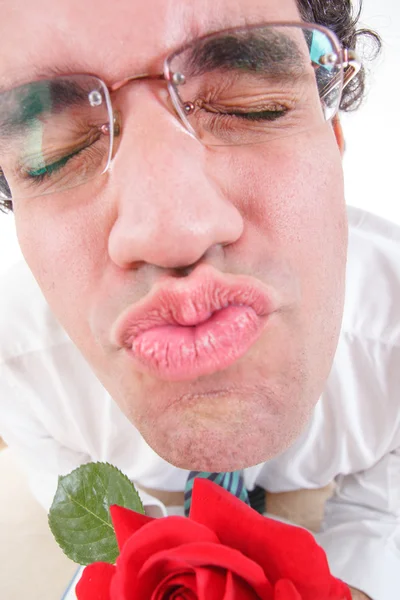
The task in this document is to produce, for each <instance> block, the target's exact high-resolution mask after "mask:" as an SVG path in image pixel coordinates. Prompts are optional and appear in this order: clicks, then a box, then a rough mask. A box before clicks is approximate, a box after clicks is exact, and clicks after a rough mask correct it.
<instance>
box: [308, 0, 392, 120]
mask: <svg viewBox="0 0 400 600" xmlns="http://www.w3.org/2000/svg"><path fill="white" fill-rule="evenodd" d="M362 3H363V0H359V2H358V10H354V2H353V1H352V0H297V4H298V7H299V10H300V14H301V16H302V18H303V19H304V21H307V22H309V23H318V24H319V25H325V27H328V29H330V30H331V31H333V32H334V33H335V34H336V36H337V37H338V39H339V41H340V43H341V44H342V46H343V47H344V48H349V49H352V50H354V49H358V50H359V53H360V55H361V56H360V57H361V59H362V62H363V67H362V68H361V70H360V71H359V73H358V74H357V76H356V77H354V79H353V80H352V81H351V82H350V83H349V84H348V86H347V87H346V88H345V90H344V91H343V96H342V100H341V103H340V110H343V111H350V110H356V109H357V108H358V107H359V106H360V104H361V102H362V100H363V98H364V95H365V64H366V61H367V60H371V59H375V58H376V57H377V56H378V54H379V52H380V50H381V45H382V44H381V39H380V37H379V35H378V34H377V33H376V32H375V31H371V30H370V29H358V28H357V23H358V20H359V18H360V14H361V9H362Z"/></svg>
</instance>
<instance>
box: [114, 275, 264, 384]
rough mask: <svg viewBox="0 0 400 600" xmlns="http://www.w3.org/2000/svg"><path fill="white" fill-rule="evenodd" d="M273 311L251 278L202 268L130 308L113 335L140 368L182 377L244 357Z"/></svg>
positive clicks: (172, 378) (192, 376)
mask: <svg viewBox="0 0 400 600" xmlns="http://www.w3.org/2000/svg"><path fill="white" fill-rule="evenodd" d="M272 312H274V306H273V303H272V300H271V297H270V296H269V295H268V294H267V291H266V290H265V288H264V286H262V285H261V284H258V283H257V282H256V281H255V280H254V279H253V278H250V277H245V276H236V275H224V274H220V273H217V272H215V271H212V272H211V273H210V272H209V271H207V270H206V271H205V270H204V269H203V270H202V272H201V273H196V272H194V273H192V274H191V276H190V277H188V278H186V279H185V280H181V279H178V280H174V281H173V282H172V284H171V283H170V284H169V285H168V286H167V285H164V286H163V287H159V288H158V289H157V290H156V291H155V292H154V294H152V295H151V296H150V297H146V298H145V299H144V300H143V301H141V302H139V303H138V304H137V305H136V306H135V307H133V308H131V309H128V311H126V312H125V313H124V314H123V315H121V317H120V318H119V319H118V321H117V323H116V325H115V328H114V331H113V336H112V337H113V341H114V344H116V345H117V346H118V347H120V348H124V349H125V350H126V352H127V354H128V356H129V358H130V360H132V361H133V363H135V365H136V368H138V370H140V371H143V372H147V373H149V374H151V375H153V376H155V377H157V378H159V379H162V380H166V381H185V380H191V379H195V378H197V377H200V376H202V375H208V374H211V373H214V372H216V371H220V370H223V369H226V368H227V367H229V366H230V365H231V364H233V363H234V362H235V361H236V360H238V359H239V358H240V357H242V356H243V355H244V354H245V353H246V352H247V351H248V350H249V348H250V347H251V346H252V345H253V344H254V342H255V341H256V340H257V339H258V338H259V337H260V335H261V333H262V332H263V330H264V328H265V326H266V323H267V322H268V317H269V315H270V314H271V313H272Z"/></svg>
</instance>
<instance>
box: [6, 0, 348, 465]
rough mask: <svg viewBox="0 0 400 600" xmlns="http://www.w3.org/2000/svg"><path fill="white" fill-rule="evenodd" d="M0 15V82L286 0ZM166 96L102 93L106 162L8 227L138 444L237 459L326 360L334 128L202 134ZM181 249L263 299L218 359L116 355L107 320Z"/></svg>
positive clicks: (22, 208) (305, 399) (267, 9)
mask: <svg viewBox="0 0 400 600" xmlns="http://www.w3.org/2000/svg"><path fill="white" fill-rule="evenodd" d="M93 14H95V15H96V19H95V22H94V20H93ZM1 15H2V26H3V27H2V47H3V49H5V50H4V51H3V52H2V53H1V55H0V83H1V84H2V85H8V86H10V87H11V86H13V85H16V84H17V83H24V82H27V81H30V80H32V79H34V78H38V77H41V76H45V74H46V69H48V68H49V67H54V66H58V67H59V68H60V69H61V70H64V71H65V70H69V71H72V72H75V73H79V72H90V73H95V74H97V75H98V76H100V77H102V78H103V79H104V80H105V81H106V82H107V83H109V84H111V83H112V82H115V81H117V80H120V79H123V78H125V77H127V76H129V75H132V74H135V73H142V72H149V71H151V72H159V71H161V70H162V64H163V60H164V58H165V55H166V54H167V53H168V52H170V51H171V50H173V49H175V48H176V47H178V46H179V45H180V44H181V43H182V42H184V41H185V40H186V38H187V35H188V32H189V34H190V35H201V34H205V33H208V32H210V31H213V30H215V29H220V28H224V27H230V26H235V25H241V24H244V23H246V22H249V23H257V22H260V21H266V20H268V21H279V20H281V21H282V20H296V21H299V20H300V17H299V14H298V10H297V7H296V4H295V2H294V0H282V1H281V2H279V3H277V2H273V1H272V0H262V1H261V0H260V1H258V0H236V1H235V2H232V0H203V1H202V2H201V3H198V2H193V1H192V0H148V2H145V3H143V2H135V1H134V2H133V1H132V0H120V1H119V2H118V11H115V10H114V5H113V4H110V3H108V2H98V1H96V2H95V1H94V0H87V1H86V2H84V3H83V2H81V1H80V0H60V1H58V2H53V0H37V2H35V3H26V2H25V1H24V0H12V1H11V0H6V1H3V2H2V3H1ZM43 15H46V19H44V18H43ZM155 15H157V18H155ZM244 15H245V17H244ZM49 23H51V27H49ZM22 42H23V43H22ZM166 98H167V92H166V88H165V84H163V83H160V82H151V83H149V82H147V83H146V82H142V83H140V84H133V85H130V86H127V87H126V88H124V89H123V90H121V91H120V92H119V93H118V94H116V96H115V98H114V106H115V108H117V109H118V110H119V111H120V112H121V114H122V118H123V134H122V136H121V139H120V143H119V148H118V152H117V154H116V156H115V158H114V162H113V165H112V168H111V169H110V171H109V172H108V173H107V174H106V175H103V176H101V177H98V178H97V179H95V180H94V181H92V182H90V183H88V184H86V185H85V186H81V187H79V188H76V189H74V190H71V191H69V192H65V193H63V194H58V195H56V196H46V197H41V198H37V199H34V200H32V199H30V200H25V201H20V202H16V203H15V219H16V226H17V232H18V237H19V242H20V245H21V248H22V251H23V254H24V256H25V258H26V260H27V262H28V264H29V266H30V268H31V270H32V272H33V274H34V275H35V277H36V279H37V281H38V283H39V285H40V287H41V289H42V290H43V293H44V295H45V297H46V299H47V301H48V302H49V304H50V306H51V308H52V310H53V311H54V313H55V315H56V316H57V317H58V319H59V320H60V322H61V323H62V325H63V326H64V328H65V329H66V331H67V332H68V334H69V335H70V337H71V338H72V340H73V341H74V342H75V343H76V345H77V346H78V347H79V348H80V350H81V351H82V353H83V354H84V356H85V357H86V359H87V360H88V362H89V364H90V365H91V366H92V368H93V370H94V371H95V373H96V374H97V376H98V377H99V379H100V380H101V382H102V383H103V384H104V386H105V387H106V388H107V389H108V391H109V393H110V394H111V395H112V397H113V398H114V399H115V401H116V402H117V403H118V405H119V406H120V408H121V409H122V410H123V411H124V413H125V414H126V415H127V416H128V417H129V419H130V420H131V421H132V423H133V424H134V425H135V426H136V427H137V428H138V429H139V431H140V432H141V434H142V435H143V436H144V438H145V439H146V441H147V442H148V443H149V444H150V446H152V448H153V449H154V450H155V451H156V452H157V453H158V454H159V455H160V456H162V457H163V458H164V459H166V460H168V461H169V462H171V463H172V464H174V465H176V466H178V467H182V468H190V469H199V470H200V469H201V470H209V471H217V470H232V469H238V468H244V467H247V466H250V465H254V464H257V463H260V462H262V461H265V460H267V459H268V458H270V457H272V456H274V455H277V454H278V453H280V452H282V451H284V450H285V449H286V448H287V447H288V446H289V445H290V444H291V443H292V442H293V441H294V440H295V439H296V438H297V437H298V435H299V434H300V433H301V431H302V430H303V428H304V426H305V424H306V423H307V421H308V419H309V417H310V414H311V411H312V409H313V407H314V406H315V404H316V402H317V401H318V398H319V396H320V394H321V392H322V390H323V387H324V384H325V382H326V378H327V376H328V374H329V370H330V368H331V364H332V360H333V356H334V352H335V349H336V345H337V339H338V333H339V329H340V323H341V317H342V310H343V298H344V276H345V263H346V251H347V223H346V214H345V203H344V194H343V177H342V165H341V153H340V142H341V135H340V128H339V126H338V125H336V127H334V126H332V123H325V124H323V125H321V126H320V127H318V128H315V129H313V130H312V131H308V132H306V133H305V134H302V135H299V136H297V137H291V138H287V139H286V140H285V141H283V140H281V141H280V142H274V143H273V144H271V145H270V146H268V145H265V146H261V147H260V146H258V147H257V149H255V148H254V147H247V148H243V147H242V148H238V147H229V148H218V149H216V148H214V149H211V148H206V147H204V146H203V145H202V144H201V143H199V142H198V141H197V140H196V139H194V138H192V137H191V136H189V135H188V133H187V132H186V131H185V130H184V129H183V127H182V125H181V124H180V122H179V121H178V120H177V118H176V117H175V116H174V114H173V113H172V111H171V110H169V109H168V105H166ZM166 107H167V109H166ZM335 134H336V135H335ZM338 142H339V143H338ZM197 262H198V263H206V264H210V265H212V266H213V267H214V268H215V269H218V270H220V271H221V272H226V273H233V274H247V275H252V276H253V277H254V278H255V279H258V280H260V281H262V282H264V283H265V284H267V285H268V286H269V287H270V288H271V289H272V290H273V292H274V294H275V296H276V297H277V298H278V299H279V302H278V304H279V309H278V311H277V312H276V313H275V314H274V315H273V317H272V318H271V322H270V324H269V326H268V328H266V330H265V331H264V333H263V335H262V336H261V338H260V339H259V340H258V341H257V342H256V343H255V344H254V345H253V346H252V348H251V349H250V350H249V351H248V352H247V353H246V355H245V356H243V357H242V358H241V359H239V360H238V361H237V362H236V363H235V364H234V365H232V366H231V367H229V368H227V369H225V370H224V371H221V372H215V373H212V374H211V375H207V376H204V377H200V378H198V379H196V380H193V381H185V382H179V381H178V382H173V383H171V382H169V383H168V382H165V381H162V380H160V379H157V378H156V377H154V376H149V375H147V374H145V373H144V372H142V371H140V370H139V369H137V368H136V367H133V365H132V362H131V361H130V360H129V359H128V357H127V355H126V353H125V351H124V350H122V349H121V348H118V347H116V346H115V345H113V344H112V342H111V330H112V327H113V325H114V323H115V321H116V319H117V318H118V316H119V315H120V314H121V313H122V312H123V311H124V310H126V308H128V307H129V306H131V305H132V304H134V303H135V302H137V301H139V300H141V299H142V298H143V297H144V296H145V295H146V294H147V293H148V292H149V291H151V290H152V289H153V287H154V286H155V285H156V284H157V283H158V282H160V281H161V280H165V279H172V278H174V277H177V276H178V275H179V272H178V271H177V269H178V268H183V267H187V266H188V265H192V264H193V263H197ZM232 440H234V444H232ZM227 448H229V450H228V451H227Z"/></svg>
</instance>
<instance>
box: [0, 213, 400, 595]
mask: <svg viewBox="0 0 400 600" xmlns="http://www.w3.org/2000/svg"><path fill="white" fill-rule="evenodd" d="M348 212H349V230H350V236H349V254H348V266H347V289H346V302H345V312H344V318H343V325H342V330H341V335H340V340H339V345H338V348H337V352H336V356H335V360H334V364H333V368H332V371H331V374H330V377H329V379H328V381H327V384H326V389H325V391H324V393H323V395H322V397H321V399H320V401H319V403H318V404H317V406H316V408H315V410H314V413H313V417H312V419H311V421H310V423H309V425H308V427H307V429H306V431H304V433H303V434H302V435H301V437H300V438H299V439H298V440H297V441H296V443H295V444H294V445H293V446H292V447H291V448H290V449H289V450H287V451H286V452H284V453H283V454H282V455H280V456H277V457H276V458H274V459H272V460H270V461H268V462H267V463H263V464H260V465H257V466H255V467H251V468H248V469H246V470H245V473H244V475H245V482H246V485H247V488H248V489H253V487H254V486H255V484H258V485H261V486H262V487H264V488H265V489H267V490H269V491H270V492H279V491H289V490H296V489H304V488H308V489H313V488H319V487H322V486H325V485H327V484H329V483H330V482H331V481H332V480H335V482H336V484H337V491H336V493H335V496H334V497H333V498H332V499H331V500H329V501H328V503H327V506H326V512H325V519H324V524H323V530H322V532H321V533H320V534H317V539H318V541H319V543H320V544H321V545H322V546H323V547H324V549H325V550H326V552H327V555H328V560H329V564H330V568H331V571H332V573H333V574H334V575H336V576H337V577H340V578H341V579H343V580H344V581H346V583H348V584H349V585H351V586H353V587H354V588H358V589H360V590H362V591H364V592H365V593H366V594H367V595H368V596H370V597H371V598H372V600H399V597H400V227H398V226H396V225H394V224H392V223H389V222H386V221H384V220H382V219H380V218H378V217H376V216H373V215H370V214H368V213H365V212H363V211H361V210H359V209H353V208H349V210H348ZM0 290H1V294H0V435H1V436H2V437H3V438H4V439H5V441H6V442H7V443H8V444H9V445H10V446H11V447H13V448H15V449H16V450H17V451H18V452H19V454H20V455H21V456H22V458H23V461H24V463H25V465H26V467H27V470H28V473H29V477H30V482H31V487H32V489H33V491H34V493H35V495H36V496H37V498H38V499H39V501H40V502H41V503H42V504H43V505H44V506H45V507H46V508H48V507H49V506H50V504H51V502H52V498H53V496H54V493H55V490H56V487H57V477H58V475H62V474H66V473H68V472H70V471H71V470H72V469H74V468H75V467H77V466H78V465H80V464H82V463H85V462H88V461H107V462H109V463H111V464H114V465H116V466H118V467H119V468H120V469H121V470H122V471H124V472H125V473H126V474H127V475H128V477H129V478H130V479H131V480H132V481H134V482H135V483H136V484H137V485H138V486H143V487H147V488H153V489H160V490H168V491H182V490H183V489H184V486H185V481H186V477H187V474H188V472H187V471H184V470H182V469H177V468H176V467H173V466H172V465H170V464H168V463H167V462H165V461H164V460H163V459H161V458H160V457H159V456H158V455H156V454H155V452H154V451H153V450H152V449H151V448H150V447H149V446H148V445H147V444H146V442H145V441H144V440H143V438H142V437H141V435H140V433H139V432H138V431H137V429H136V428H135V427H134V426H133V425H132V424H131V423H130V422H129V421H128V420H127V418H126V417H125V416H124V415H123V414H122V413H121V411H120V410H119V409H118V407H117V405H116V404H115V403H114V402H113V400H112V399H111V398H110V396H109V395H108V393H107V392H106V391H105V390H104V388H103V387H102V386H101V384H100V383H99V382H98V380H97V379H96V377H95V376H94V374H93V373H92V372H91V370H90V368H89V367H88V365H87V363H86V362H85V360H84V359H83V358H82V356H81V355H80V353H79V351H78V350H77V349H76V348H75V347H74V345H73V343H72V342H71V340H70V339H69V338H68V336H67V335H66V333H65V332H64V331H63V329H62V328H61V326H60V325H59V324H58V322H57V321H56V320H55V318H54V317H53V316H52V314H51V312H50V310H49V308H48V306H47V304H46V302H45V300H44V298H43V296H42V294H41V292H40V290H39V288H38V287H37V284H36V283H35V281H34V279H33V277H32V275H31V274H30V272H29V270H28V268H27V266H26V265H25V264H24V263H20V264H18V265H15V266H14V267H13V268H12V269H11V270H10V271H9V272H6V273H5V274H3V276H2V280H1V281H0ZM142 496H143V499H144V500H145V503H146V504H148V505H151V504H153V506H156V505H160V502H159V501H157V500H152V499H151V498H149V497H147V496H145V495H142Z"/></svg>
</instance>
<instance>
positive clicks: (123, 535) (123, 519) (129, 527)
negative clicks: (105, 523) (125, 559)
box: [110, 504, 155, 550]
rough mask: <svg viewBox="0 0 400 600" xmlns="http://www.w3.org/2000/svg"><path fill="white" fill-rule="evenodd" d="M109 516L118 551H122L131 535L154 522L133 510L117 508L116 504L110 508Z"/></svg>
mask: <svg viewBox="0 0 400 600" xmlns="http://www.w3.org/2000/svg"><path fill="white" fill-rule="evenodd" d="M110 514H111V520H112V523H113V525H114V531H115V537H116V538H117V542H118V548H119V549H120V550H122V548H123V547H124V545H125V543H126V541H127V540H128V539H129V538H130V537H131V535H133V534H134V533H136V532H137V531H138V530H139V529H140V528H141V527H143V526H144V525H147V524H148V523H150V522H151V521H154V520H155V519H152V518H151V517H148V516H147V515H142V514H140V513H137V512H135V511H134V510H129V508H124V507H123V506H117V505H116V504H113V505H112V506H110Z"/></svg>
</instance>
